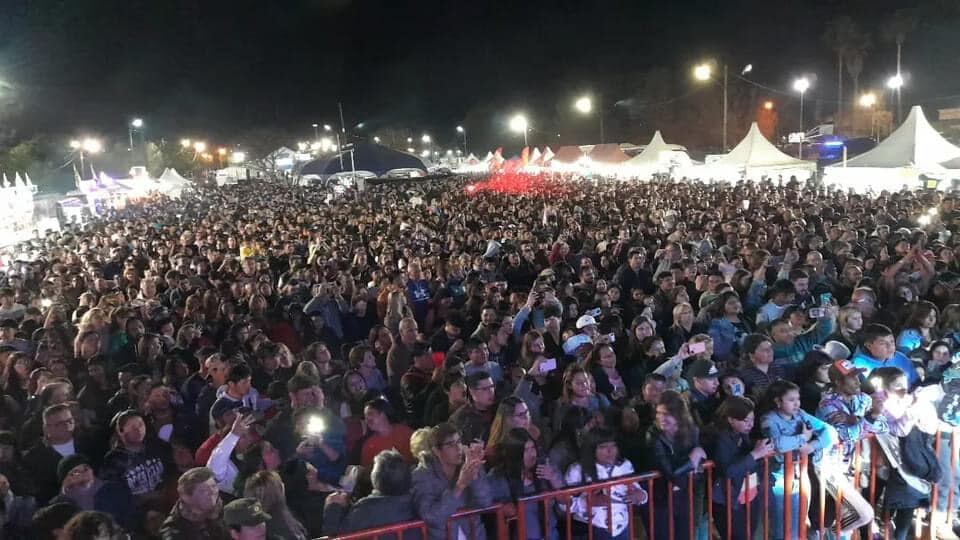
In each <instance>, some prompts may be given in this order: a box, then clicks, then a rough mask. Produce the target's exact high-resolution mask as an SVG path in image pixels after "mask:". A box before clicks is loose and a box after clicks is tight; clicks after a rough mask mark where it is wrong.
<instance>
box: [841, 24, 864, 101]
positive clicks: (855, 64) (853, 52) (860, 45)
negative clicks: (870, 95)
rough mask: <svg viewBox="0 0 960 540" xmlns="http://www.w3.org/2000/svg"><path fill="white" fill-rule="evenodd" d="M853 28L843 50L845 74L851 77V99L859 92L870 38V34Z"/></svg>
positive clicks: (855, 97)
mask: <svg viewBox="0 0 960 540" xmlns="http://www.w3.org/2000/svg"><path fill="white" fill-rule="evenodd" d="M854 30H855V31H854V32H853V33H852V34H851V35H850V41H849V43H848V44H847V47H846V50H845V51H844V64H845V65H846V67H847V74H849V75H850V78H851V79H853V99H854V100H856V99H857V96H858V95H859V94H860V73H861V72H862V71H863V61H864V59H865V58H866V56H867V51H868V50H870V46H871V45H872V43H871V41H872V40H871V39H870V34H868V33H866V32H862V31H860V29H859V28H856V27H854ZM841 101H842V99H841Z"/></svg>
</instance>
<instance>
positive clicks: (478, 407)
mask: <svg viewBox="0 0 960 540" xmlns="http://www.w3.org/2000/svg"><path fill="white" fill-rule="evenodd" d="M466 383H467V391H468V393H469V394H470V400H469V401H467V403H466V404H464V405H463V406H461V407H460V408H459V409H457V410H456V411H454V413H453V414H452V415H450V423H451V424H453V425H454V426H456V427H457V429H458V430H459V431H460V434H461V435H462V436H463V440H464V441H468V442H470V443H473V442H475V441H485V440H487V439H488V438H489V437H490V426H491V424H492V423H493V417H494V413H496V408H495V407H494V405H495V404H496V385H495V384H494V382H493V379H492V378H490V374H489V373H487V372H486V371H478V372H476V373H473V374H471V375H468V376H467V378H466Z"/></svg>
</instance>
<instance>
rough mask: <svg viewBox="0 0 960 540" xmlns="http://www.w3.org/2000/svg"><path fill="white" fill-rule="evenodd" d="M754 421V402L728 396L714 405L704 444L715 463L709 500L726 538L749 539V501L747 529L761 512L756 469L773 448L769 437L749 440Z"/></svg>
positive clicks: (720, 531)
mask: <svg viewBox="0 0 960 540" xmlns="http://www.w3.org/2000/svg"><path fill="white" fill-rule="evenodd" d="M753 422H754V406H753V402H752V401H750V400H749V399H747V398H745V397H738V396H733V397H728V398H727V399H725V400H724V401H723V403H721V404H720V408H718V409H717V412H716V416H715V417H714V425H713V430H712V431H711V433H710V436H709V438H710V442H709V444H708V445H707V446H708V448H710V456H711V457H712V458H713V463H714V485H713V500H712V501H710V503H711V504H712V506H713V519H714V522H715V523H716V526H717V531H719V533H720V537H721V538H726V539H728V540H749V538H750V536H748V535H747V513H748V512H747V506H748V505H749V514H750V531H756V530H757V528H756V524H757V523H759V518H761V517H762V516H763V506H762V505H763V496H762V494H763V489H762V488H761V487H760V486H759V485H758V482H759V473H760V471H761V469H762V467H763V458H765V457H767V456H771V455H773V454H774V453H775V450H774V447H773V444H772V443H771V442H770V439H760V440H758V441H756V443H753V444H751V442H750V431H751V430H752V429H753ZM745 480H749V484H745V483H744V481H745ZM747 487H749V489H746V488H747ZM728 489H729V493H728V492H727V490H728ZM728 505H729V506H728ZM728 509H729V511H730V514H729V515H730V520H729V523H728V522H727V510H728ZM728 530H729V531H730V534H729V535H728V534H727V531H728ZM751 534H752V532H751Z"/></svg>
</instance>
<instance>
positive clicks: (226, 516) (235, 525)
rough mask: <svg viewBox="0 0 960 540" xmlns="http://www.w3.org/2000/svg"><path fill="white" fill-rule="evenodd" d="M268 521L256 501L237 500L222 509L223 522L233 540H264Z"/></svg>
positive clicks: (268, 518) (261, 507) (266, 515)
mask: <svg viewBox="0 0 960 540" xmlns="http://www.w3.org/2000/svg"><path fill="white" fill-rule="evenodd" d="M270 519H271V516H270V514H268V513H266V512H264V511H263V506H262V505H261V504H260V501H258V500H256V499H251V498H243V499H237V500H235V501H233V502H231V503H229V504H227V505H226V506H224V507H223V522H224V523H225V524H226V525H227V529H229V530H230V538H232V539H233V540H264V539H265V538H267V522H268V521H270Z"/></svg>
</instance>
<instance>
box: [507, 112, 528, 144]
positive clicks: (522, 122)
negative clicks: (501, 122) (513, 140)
mask: <svg viewBox="0 0 960 540" xmlns="http://www.w3.org/2000/svg"><path fill="white" fill-rule="evenodd" d="M529 127H530V124H529V123H528V122H527V117H526V116H524V115H522V114H517V115H514V116H513V118H511V119H510V131H513V132H514V133H523V145H524V146H528V145H527V129H529Z"/></svg>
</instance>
